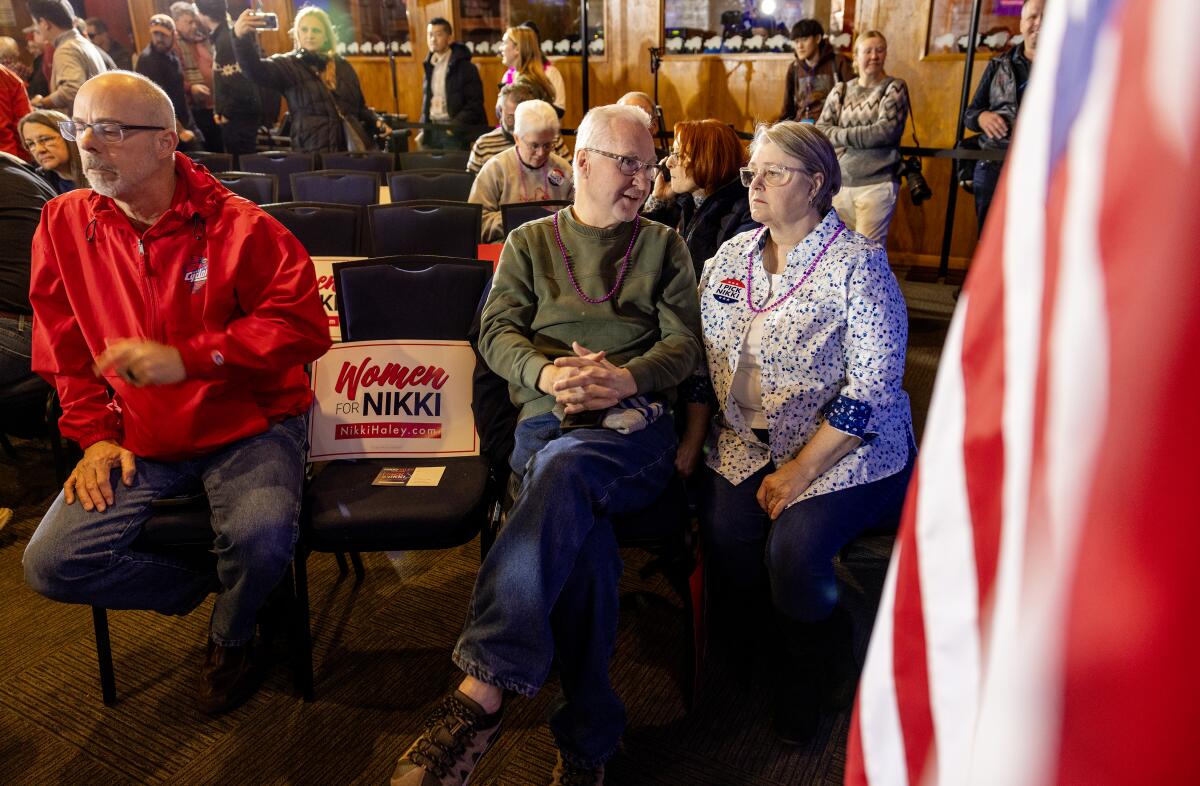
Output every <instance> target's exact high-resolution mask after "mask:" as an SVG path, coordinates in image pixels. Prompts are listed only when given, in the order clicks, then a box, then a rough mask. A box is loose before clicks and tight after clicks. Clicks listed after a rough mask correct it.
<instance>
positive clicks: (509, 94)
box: [496, 82, 536, 106]
mask: <svg viewBox="0 0 1200 786" xmlns="http://www.w3.org/2000/svg"><path fill="white" fill-rule="evenodd" d="M535 97H536V96H534V94H533V87H532V86H530V84H529V83H528V82H509V83H508V84H507V85H505V86H504V87H502V88H500V92H498V93H497V94H496V106H504V102H505V101H507V100H508V99H510V98H511V99H512V100H513V101H515V102H516V103H517V104H521V103H524V102H525V101H532V100H533V99H534V98H535Z"/></svg>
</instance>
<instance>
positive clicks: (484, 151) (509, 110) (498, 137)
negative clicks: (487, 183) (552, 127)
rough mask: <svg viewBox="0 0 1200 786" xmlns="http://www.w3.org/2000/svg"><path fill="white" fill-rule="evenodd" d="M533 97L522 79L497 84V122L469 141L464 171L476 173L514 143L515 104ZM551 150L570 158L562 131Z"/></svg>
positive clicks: (531, 90) (569, 151) (555, 138)
mask: <svg viewBox="0 0 1200 786" xmlns="http://www.w3.org/2000/svg"><path fill="white" fill-rule="evenodd" d="M534 97H535V96H534V95H533V89H532V88H530V87H529V85H528V84H527V83H525V82H517V83H516V84H511V85H505V86H504V87H502V88H500V94H499V95H497V96H496V120H497V122H499V123H500V125H498V126H496V127H495V128H493V129H492V130H491V131H488V132H487V133H486V134H484V135H483V136H481V137H479V138H478V139H476V140H475V143H474V144H473V145H471V155H470V157H469V158H468V159H467V171H468V172H475V173H478V172H479V170H481V169H483V165H484V164H486V163H487V162H488V160H489V159H491V158H493V157H494V156H497V155H499V154H500V153H503V152H504V151H505V150H508V149H509V148H510V147H512V146H513V145H515V144H516V143H517V140H516V139H514V138H513V126H514V125H515V124H516V117H517V105H518V104H520V103H521V102H523V101H531V100H533V99H534ZM554 152H555V154H556V155H558V156H560V157H562V158H565V159H567V160H570V158H571V150H570V148H568V147H567V145H566V143H565V142H563V138H562V134H558V135H556V136H555V137H554Z"/></svg>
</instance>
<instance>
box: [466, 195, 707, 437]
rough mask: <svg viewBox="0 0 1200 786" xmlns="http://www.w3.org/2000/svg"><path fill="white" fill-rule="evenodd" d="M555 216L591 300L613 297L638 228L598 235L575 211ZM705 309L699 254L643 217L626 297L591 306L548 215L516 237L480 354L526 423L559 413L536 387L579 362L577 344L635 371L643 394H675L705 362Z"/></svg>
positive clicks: (489, 308) (490, 305) (486, 311)
mask: <svg viewBox="0 0 1200 786" xmlns="http://www.w3.org/2000/svg"><path fill="white" fill-rule="evenodd" d="M556 215H557V217H558V226H559V234H560V236H561V237H562V242H563V245H564V246H566V249H567V253H568V254H569V255H570V259H571V266H572V269H573V271H574V274H575V280H576V282H578V284H579V287H580V288H581V289H582V290H583V292H584V294H586V295H587V296H588V297H591V298H593V299H599V298H602V297H604V296H605V295H607V294H608V293H609V291H610V290H611V289H612V288H613V285H614V284H615V283H616V279H617V273H618V271H619V270H620V268H621V261H622V259H623V258H624V256H625V250H626V249H627V248H628V247H629V238H630V236H631V235H632V233H633V222H629V223H626V224H620V225H618V226H617V227H615V228H613V229H597V228H595V227H589V226H586V225H583V224H580V223H579V222H578V221H576V220H575V219H574V218H573V216H572V213H571V208H569V207H568V208H564V209H563V210H561V211H559V212H558V213H557V214H556ZM699 310H700V309H699V302H698V300H697V297H696V276H695V273H694V271H693V269H692V259H691V255H690V254H689V253H688V249H687V245H686V244H685V243H684V242H683V238H681V237H680V236H679V234H678V233H677V232H676V231H675V230H673V229H671V228H669V227H666V226H663V225H662V224H659V223H657V222H654V221H649V220H646V219H642V220H641V227H640V229H639V231H638V236H637V241H636V242H635V243H634V245H633V253H632V254H631V256H630V261H629V267H628V269H627V270H626V272H625V277H624V279H622V281H621V286H620V288H619V289H618V290H617V293H616V294H615V295H614V296H613V297H612V298H611V299H610V300H608V301H606V302H604V303H588V302H586V301H584V300H583V299H582V298H580V297H579V295H578V294H577V293H576V291H575V287H574V286H573V285H572V283H571V280H570V279H569V278H568V276H567V269H566V265H565V264H564V262H563V257H562V253H561V252H560V251H559V248H558V244H557V243H556V242H555V239H554V224H553V217H552V216H547V217H546V218H540V219H538V220H536V221H531V222H529V223H527V224H524V225H522V226H521V227H518V228H517V229H516V230H514V231H513V232H512V233H511V234H510V235H509V236H508V241H507V242H506V243H505V244H504V251H503V252H501V254H500V265H499V267H498V268H497V269H496V276H495V279H494V280H493V282H492V291H491V294H489V295H488V299H487V303H486V304H484V307H483V322H482V325H481V330H480V337H479V350H480V353H481V354H482V355H483V358H484V360H485V361H487V364H488V366H489V367H490V368H491V369H492V370H493V371H494V372H496V373H497V374H499V375H500V376H502V377H504V378H505V379H507V380H508V383H509V392H510V395H511V396H512V400H513V403H514V404H516V405H517V406H519V407H520V408H521V415H520V417H521V419H522V420H524V419H525V418H529V417H533V416H534V415H540V414H542V413H543V412H549V411H550V410H551V409H553V408H554V397H553V396H549V395H545V394H543V393H542V392H541V391H540V390H538V389H537V380H538V375H539V374H541V371H542V368H543V367H544V366H545V365H546V364H548V363H551V362H553V361H554V359H555V358H559V357H563V356H565V355H572V354H573V352H572V351H571V342H572V341H578V342H579V343H580V344H582V345H583V346H585V347H587V348H588V349H590V350H592V351H599V350H604V351H605V352H606V353H607V357H608V359H609V360H610V361H612V362H613V363H615V364H616V365H618V366H623V367H624V368H627V369H629V372H630V373H631V374H633V378H634V380H635V381H636V382H637V389H638V393H639V394H648V393H660V392H661V393H665V394H666V395H667V396H672V395H673V393H674V388H675V386H676V385H678V384H679V383H680V382H682V381H683V380H684V379H686V378H688V377H689V376H690V375H691V373H692V371H693V370H695V368H696V366H697V365H698V363H699V361H700V358H701V353H702V350H701V344H700V314H699Z"/></svg>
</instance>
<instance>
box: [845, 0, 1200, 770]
mask: <svg viewBox="0 0 1200 786" xmlns="http://www.w3.org/2000/svg"><path fill="white" fill-rule="evenodd" d="M1089 12H1090V13H1093V14H1095V13H1096V9H1095V8H1094V7H1093V4H1092V3H1089V2H1088V0H1050V2H1048V3H1047V9H1046V21H1045V24H1044V26H1043V28H1042V32H1041V40H1040V46H1039V50H1038V59H1037V63H1036V65H1035V67H1034V75H1033V81H1032V83H1031V85H1030V87H1029V90H1028V91H1027V93H1026V95H1025V100H1024V103H1023V106H1022V110H1021V119H1020V124H1019V130H1018V134H1017V138H1016V141H1015V144H1014V146H1013V149H1012V154H1011V155H1010V158H1009V161H1008V163H1007V165H1006V167H1005V170H1006V171H1005V177H1004V181H1003V182H1002V184H1001V188H1000V189H999V191H998V193H997V197H996V201H995V202H994V204H993V207H992V216H993V219H992V221H991V222H990V223H989V224H988V226H987V228H986V230H985V232H984V236H983V238H982V239H981V243H980V247H979V250H978V252H977V254H976V258H975V260H974V262H973V264H972V270H971V275H970V277H969V279H968V282H967V286H966V287H965V289H964V291H963V295H962V297H961V298H960V301H959V306H958V310H957V313H956V314H955V316H954V319H953V321H952V323H951V327H950V331H949V333H948V336H947V340H946V345H945V349H944V351H943V358H942V362H941V367H940V369H939V374H938V379H937V382H936V384H935V388H934V396H933V402H932V406H931V408H930V413H929V419H928V423H927V426H926V432H925V438H924V442H923V444H922V451H921V457H920V461H919V464H918V469H917V472H916V473H915V474H914V477H913V480H912V483H911V486H910V492H909V499H908V501H907V504H906V508H905V513H904V517H903V523H902V525H901V529H900V532H899V535H898V537H897V543H896V549H895V552H894V554H893V557H892V565H891V568H890V570H889V572H888V577H887V581H886V583H885V586H884V593H883V598H882V601H881V603H880V607H879V613H878V616H877V619H876V624H875V630H874V634H873V637H872V640H871V646H870V651H869V653H868V658H867V663H866V666H865V668H864V671H863V677H862V682H861V685H860V689H859V695H858V699H857V702H856V706H855V715H854V722H853V724H852V727H851V732H850V734H851V738H850V745H849V753H848V761H847V768H846V782H847V783H848V784H870V786H891V785H892V784H895V785H896V786H903V785H904V784H910V783H911V784H939V786H941V785H945V786H951V785H953V786H958V785H959V784H996V785H997V786H1001V785H1003V786H1010V785H1012V784H1044V783H1054V782H1058V783H1086V784H1096V783H1183V782H1192V783H1196V782H1200V764H1198V763H1194V762H1193V761H1192V760H1193V759H1195V758H1197V757H1195V755H1194V752H1191V754H1190V755H1185V754H1184V753H1183V751H1185V750H1187V749H1189V744H1190V746H1192V747H1194V745H1195V743H1196V742H1197V740H1198V738H1200V678H1197V677H1195V676H1193V672H1195V673H1200V671H1198V669H1200V667H1198V666H1197V665H1196V663H1195V662H1194V659H1195V656H1196V655H1200V633H1197V632H1196V631H1197V630H1198V626H1195V625H1193V624H1191V619H1192V618H1194V617H1195V601H1196V600H1197V599H1198V597H1197V596H1198V595H1200V592H1197V590H1196V587H1197V586H1200V579H1198V578H1196V577H1193V576H1192V575H1191V573H1190V572H1187V571H1188V570H1189V569H1190V566H1189V565H1188V563H1186V562H1185V561H1184V560H1182V559H1180V556H1179V555H1180V550H1181V549H1183V550H1184V551H1186V553H1189V554H1190V555H1191V556H1192V557H1193V558H1195V557H1196V555H1198V554H1200V534H1198V533H1200V504H1198V503H1200V500H1197V499H1195V497H1196V495H1195V494H1194V493H1190V492H1191V489H1193V488H1195V487H1196V486H1197V485H1200V462H1198V461H1197V459H1196V455H1197V454H1196V450H1197V449H1200V414H1197V412H1198V411H1200V405H1198V404H1197V403H1196V399H1197V398H1200V359H1197V358H1196V357H1195V355H1196V353H1197V352H1200V258H1198V257H1200V255H1198V254H1197V251H1198V250H1200V243H1197V240H1196V237H1197V235H1196V233H1197V231H1200V221H1197V220H1196V217H1197V215H1198V213H1200V207H1198V206H1200V166H1198V160H1200V158H1198V156H1200V131H1198V125H1197V120H1198V117H1197V115H1198V109H1197V107H1198V106H1200V100H1198V98H1197V97H1198V96H1200V56H1197V55H1196V52H1197V51H1200V47H1198V46H1197V45H1196V44H1195V43H1194V42H1193V41H1192V40H1191V39H1193V38H1194V31H1196V30H1197V29H1200V24H1198V23H1200V2H1196V0H1125V1H1124V2H1121V1H1120V0H1117V1H1116V2H1113V3H1111V4H1110V5H1109V8H1108V18H1107V19H1105V20H1104V22H1103V25H1102V26H1101V27H1100V30H1099V33H1098V35H1097V36H1096V38H1095V40H1094V41H1092V42H1090V44H1089V45H1090V46H1092V47H1093V56H1092V58H1091V67H1090V68H1088V69H1086V70H1082V71H1081V70H1080V69H1079V68H1078V65H1077V64H1078V62H1079V60H1078V58H1076V57H1073V56H1072V55H1071V53H1070V45H1071V44H1078V40H1077V38H1076V39H1075V40H1069V39H1068V36H1075V37H1078V36H1079V35H1081V33H1080V30H1085V31H1086V25H1081V24H1080V22H1081V20H1084V19H1085V18H1086V15H1087V14H1088V13H1089ZM1168 29H1170V30H1188V31H1192V35H1191V36H1190V37H1187V36H1181V35H1179V34H1175V33H1168V32H1166V31H1167V30H1168ZM1164 40H1166V41H1168V42H1172V41H1173V42H1175V46H1164V45H1163V42H1164ZM1064 79H1069V80H1074V83H1075V84H1076V85H1080V86H1082V88H1083V90H1084V99H1083V103H1082V105H1081V108H1080V111H1079V112H1078V113H1077V114H1076V115H1075V116H1074V117H1073V118H1067V121H1068V122H1069V123H1070V125H1069V132H1068V137H1067V138H1068V144H1067V147H1066V150H1065V152H1064V153H1063V154H1062V155H1060V156H1055V154H1054V151H1053V144H1052V140H1053V136H1054V133H1055V131H1056V129H1054V128H1053V127H1052V123H1053V122H1054V119H1055V110H1056V109H1059V110H1061V103H1060V102H1061V100H1062V96H1060V95H1058V93H1057V92H1056V91H1057V90H1059V89H1061V87H1062V85H1063V84H1064ZM1168 96H1169V98H1167V97H1168ZM997 219H1000V220H997ZM1189 473H1190V474H1189ZM1189 477H1190V481H1189V480H1188V478H1189ZM1168 478H1169V479H1173V480H1174V481H1175V482H1174V483H1168V482H1167V481H1166V480H1165V479H1168ZM1189 493H1190V496H1187V495H1189ZM1151 495H1152V496H1151ZM1150 509H1154V510H1156V511H1158V513H1157V514H1156V517H1155V518H1154V520H1153V521H1150V520H1147V518H1146V517H1145V516H1143V515H1140V514H1139V511H1140V510H1150ZM1185 522H1186V523H1188V524H1190V526H1184V523H1185ZM1185 544H1186V545H1185ZM1192 546H1194V547H1192ZM1173 571H1174V572H1173ZM1196 572H1198V573H1200V571H1196ZM1185 601H1187V602H1185ZM1189 602H1190V605H1189ZM1172 607H1174V608H1177V609H1178V614H1179V616H1178V617H1174V618H1171V617H1168V616H1167V615H1166V614H1165V610H1167V609H1170V608H1172ZM1180 652H1188V653H1189V654H1190V655H1191V656H1192V661H1193V662H1190V669H1185V668H1183V664H1184V663H1185V662H1187V659H1186V658H1185V657H1183V656H1182V655H1180V654H1179V653H1180ZM1160 662H1161V663H1162V664H1164V665H1167V664H1170V663H1178V664H1179V665H1180V668H1179V669H1178V670H1176V671H1174V672H1172V673H1170V674H1169V675H1168V676H1164V675H1163V674H1162V672H1161V670H1159V669H1156V668H1155V664H1156V663H1160ZM1139 663H1140V664H1143V667H1142V668H1136V667H1135V664H1139ZM1098 665H1099V667H1098ZM1147 685H1149V686H1151V687H1152V690H1151V691H1150V692H1149V696H1150V697H1153V699H1154V700H1155V701H1150V698H1149V697H1148V695H1147V690H1146V686H1147ZM1148 705H1150V706H1153V707H1154V708H1155V710H1156V711H1157V715H1155V716H1154V717H1153V718H1148V717H1147V713H1146V706H1148ZM1135 725H1136V728H1133V727H1134V726H1135ZM1146 728H1153V729H1154V730H1155V733H1153V734H1151V733H1148V732H1147V731H1145V729H1146ZM1130 739H1133V740H1136V741H1137V744H1131V743H1130ZM1138 744H1140V745H1141V747H1138ZM1172 745H1174V746H1175V748H1171V746H1172ZM1164 746H1165V747H1166V748H1168V749H1170V751H1171V752H1174V753H1177V754H1178V755H1175V756H1168V757H1165V758H1164V757H1163V756H1162V755H1161V751H1162V749H1163V748H1164ZM1151 773H1154V777H1148V776H1149V775H1150V774H1151ZM1190 775H1196V777H1188V776H1190ZM1181 777H1182V779H1180V778H1181Z"/></svg>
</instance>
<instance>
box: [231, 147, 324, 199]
mask: <svg viewBox="0 0 1200 786" xmlns="http://www.w3.org/2000/svg"><path fill="white" fill-rule="evenodd" d="M316 158H317V157H316V156H314V155H313V154H312V153H292V152H289V151H286V150H270V151H267V152H266V153H253V154H251V155H244V156H241V157H240V161H239V162H238V164H239V166H240V167H241V170H242V171H243V172H263V173H266V174H269V175H275V176H276V177H277V178H279V201H283V202H291V201H292V181H291V176H292V175H293V174H294V173H296V172H311V171H312V170H313V169H316ZM271 201H272V202H274V201H277V200H271Z"/></svg>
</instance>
